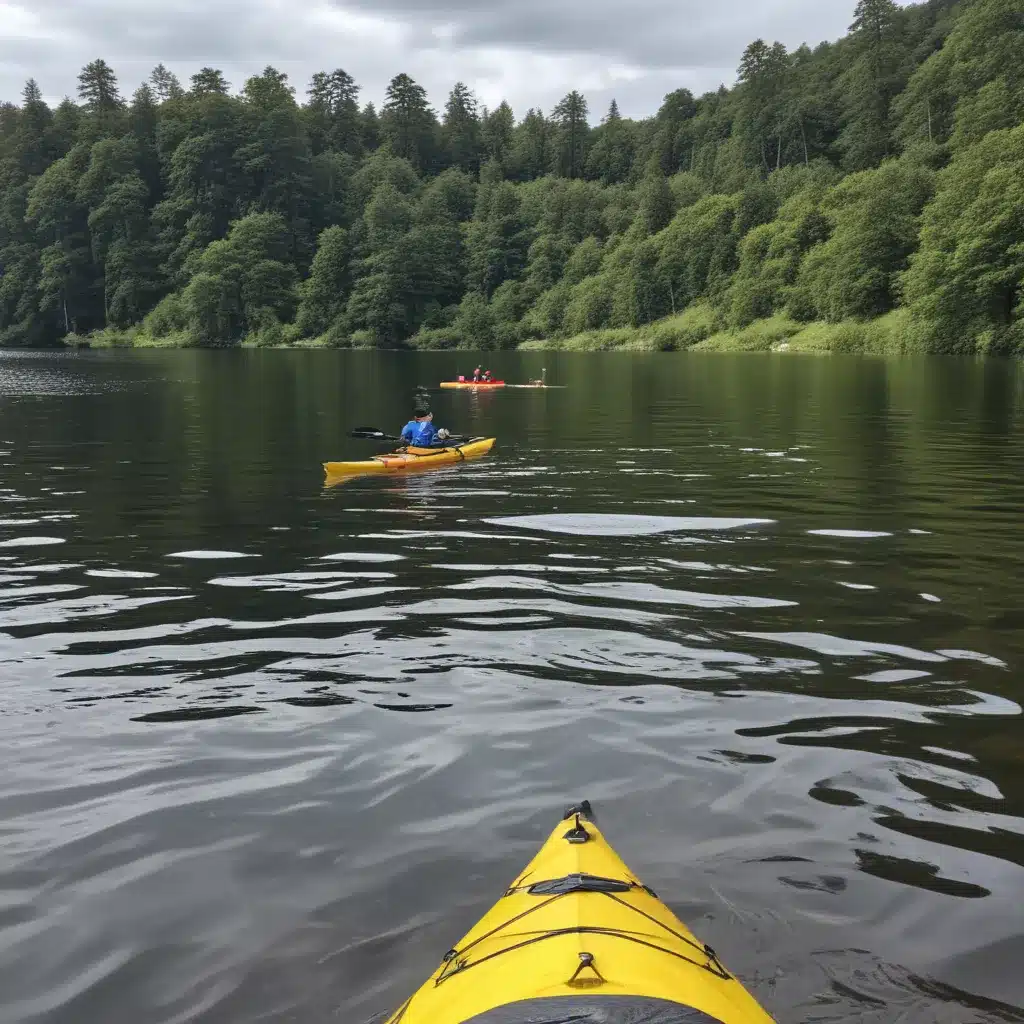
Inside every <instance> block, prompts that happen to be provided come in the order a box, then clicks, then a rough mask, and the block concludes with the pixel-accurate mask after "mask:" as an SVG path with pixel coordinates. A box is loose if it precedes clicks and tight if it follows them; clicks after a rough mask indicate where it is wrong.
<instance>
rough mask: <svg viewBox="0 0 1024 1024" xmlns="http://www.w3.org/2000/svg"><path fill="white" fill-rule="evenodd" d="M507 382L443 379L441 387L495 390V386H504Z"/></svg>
mask: <svg viewBox="0 0 1024 1024" xmlns="http://www.w3.org/2000/svg"><path fill="white" fill-rule="evenodd" d="M504 386H505V382H504V381H503V380H492V381H484V380H482V381H472V380H443V381H441V387H443V388H449V389H455V388H468V389H469V390H470V391H493V390H494V389H495V388H503V387H504Z"/></svg>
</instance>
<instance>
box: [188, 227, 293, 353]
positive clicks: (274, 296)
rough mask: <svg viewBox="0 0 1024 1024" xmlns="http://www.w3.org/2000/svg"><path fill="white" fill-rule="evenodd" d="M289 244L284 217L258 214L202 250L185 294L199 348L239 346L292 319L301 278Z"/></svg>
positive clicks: (190, 332) (191, 332)
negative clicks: (292, 262) (243, 340)
mask: <svg viewBox="0 0 1024 1024" xmlns="http://www.w3.org/2000/svg"><path fill="white" fill-rule="evenodd" d="M288 241H289V240H288V230H287V225H286V223H285V221H284V218H282V217H281V216H279V215H277V214H273V213H253V214H250V215H249V216H247V217H243V218H242V219H241V220H239V221H237V222H236V223H235V224H234V225H232V228H231V231H230V232H229V234H228V237H227V238H225V239H223V240H221V241H217V242H211V243H210V245H208V246H207V247H206V249H204V250H203V252H202V253H201V254H200V255H199V256H198V258H197V259H196V261H195V273H194V274H193V276H192V279H191V281H189V283H188V285H187V287H186V288H185V289H184V291H183V292H182V294H181V306H182V311H183V314H184V321H185V328H186V330H187V331H188V332H189V334H190V336H191V337H192V338H193V339H194V341H195V342H196V343H197V344H204V345H216V344H221V345H225V344H226V345H231V344H237V343H239V342H240V341H242V339H243V338H245V337H246V336H247V335H249V334H255V335H258V334H260V333H261V332H265V331H268V330H272V328H273V325H274V324H275V323H277V324H280V323H282V322H287V321H289V320H291V319H292V317H293V315H294V313H295V299H296V294H295V292H296V274H295V269H294V267H293V266H291V265H290V263H288V248H289V245H288Z"/></svg>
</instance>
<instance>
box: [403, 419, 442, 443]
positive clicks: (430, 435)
mask: <svg viewBox="0 0 1024 1024" xmlns="http://www.w3.org/2000/svg"><path fill="white" fill-rule="evenodd" d="M402 440H403V441H405V443H406V444H411V445H413V446H414V447H416V448H429V447H430V446H431V445H432V444H433V443H434V442H435V441H436V440H437V427H435V426H434V424H433V423H431V422H430V420H422V421H421V422H419V423H417V422H416V420H409V422H408V423H406V425H405V426H404V427H402Z"/></svg>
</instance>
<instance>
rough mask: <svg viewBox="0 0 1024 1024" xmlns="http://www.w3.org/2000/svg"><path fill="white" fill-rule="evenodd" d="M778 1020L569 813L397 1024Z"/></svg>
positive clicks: (752, 1023) (580, 811) (583, 815)
mask: <svg viewBox="0 0 1024 1024" xmlns="http://www.w3.org/2000/svg"><path fill="white" fill-rule="evenodd" d="M568 1021H572V1022H573V1024H599V1022H600V1024H626V1022H629V1024H773V1022H772V1018H771V1017H769V1016H768V1014H767V1013H766V1012H765V1011H764V1010H763V1009H762V1008H761V1007H760V1006H759V1005H758V1003H757V1002H756V1001H755V999H754V997H753V996H752V995H751V994H750V993H749V992H747V990H746V989H745V988H744V987H743V985H741V984H740V982H739V981H737V979H736V978H735V977H733V976H732V975H731V974H730V973H729V972H728V971H727V970H726V968H725V967H723V966H722V963H721V961H720V960H719V959H718V957H717V955H716V954H715V951H714V950H713V949H711V947H710V946H707V945H705V944H704V943H703V942H701V941H700V939H698V938H697V937H696V936H695V935H693V933H692V932H690V931H689V929H688V928H687V927H686V925H684V924H683V923H682V922H681V921H680V920H679V919H678V918H677V917H676V916H675V915H674V914H673V913H672V911H670V910H669V909H668V907H666V906H665V904H664V903H662V902H661V901H660V900H659V899H658V898H657V896H655V894H654V893H653V892H652V891H651V890H650V889H648V888H647V887H646V886H644V885H643V883H642V882H640V880H639V879H638V878H637V877H636V876H635V875H634V874H633V873H632V872H631V871H630V870H629V868H628V867H626V865H625V864H624V863H623V862H622V860H620V859H619V856H618V854H617V853H616V852H615V851H614V850H613V849H612V848H611V846H609V845H608V842H607V840H605V838H604V836H603V835H602V834H601V832H600V830H599V829H598V827H597V825H595V824H594V822H593V820H592V814H591V809H590V804H589V803H588V802H587V801H583V803H582V804H580V805H579V806H578V807H572V808H570V809H569V810H568V811H567V812H566V815H565V818H564V819H563V820H562V822H561V823H560V824H559V825H558V826H557V827H556V828H555V830H554V831H553V832H552V833H551V835H550V836H549V837H548V839H547V841H546V842H545V843H544V845H543V846H542V847H541V848H540V852H539V853H538V854H537V856H536V857H534V858H533V860H532V861H530V863H529V864H528V865H527V866H526V868H525V870H524V871H523V872H522V874H520V875H519V877H518V878H517V879H516V880H515V881H514V882H513V883H512V884H511V885H510V886H509V888H508V889H507V891H506V892H505V894H504V895H503V896H502V897H501V899H500V900H498V902H497V903H496V904H495V905H494V906H493V907H492V908H491V910H490V911H488V913H487V914H486V915H485V916H484V917H483V918H482V919H481V920H480V921H479V922H478V923H477V924H476V925H475V926H474V927H473V928H472V929H471V930H470V932H469V933H468V934H467V935H466V936H465V937H464V938H463V939H462V941H461V942H459V943H457V944H456V945H455V946H454V947H453V948H452V949H450V950H449V951H448V953H447V954H446V955H445V957H444V959H443V960H442V962H441V966H440V967H438V969H437V970H436V971H435V972H434V974H433V975H431V977H430V978H429V979H428V980H427V982H426V984H424V985H423V987H422V988H420V989H419V991H418V992H416V993H415V994H414V995H413V996H412V998H411V999H409V1001H408V1002H407V1003H405V1005H404V1006H402V1007H401V1008H400V1009H399V1010H398V1011H397V1012H396V1013H395V1014H394V1015H393V1016H392V1017H390V1018H389V1020H388V1024H565V1022H568Z"/></svg>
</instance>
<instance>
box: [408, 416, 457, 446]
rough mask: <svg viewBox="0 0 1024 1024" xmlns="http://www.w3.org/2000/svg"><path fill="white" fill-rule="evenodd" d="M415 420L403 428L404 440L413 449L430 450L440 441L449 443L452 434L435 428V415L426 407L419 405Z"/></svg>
mask: <svg viewBox="0 0 1024 1024" xmlns="http://www.w3.org/2000/svg"><path fill="white" fill-rule="evenodd" d="M412 415H413V418H412V419H411V420H409V422H408V423H406V425H405V426H404V427H402V440H403V441H404V442H405V443H406V444H407V445H410V446H411V447H413V448H430V447H431V446H432V445H435V444H437V443H438V442H439V441H441V442H444V441H447V440H448V438H449V437H451V434H450V433H449V432H448V431H447V430H445V429H443V428H442V429H441V430H438V429H437V427H435V426H434V422H433V421H434V414H433V413H432V412H431V411H430V410H429V409H428V408H427V407H426V406H425V405H417V406H416V407H415V408H414V409H413V411H412Z"/></svg>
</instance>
